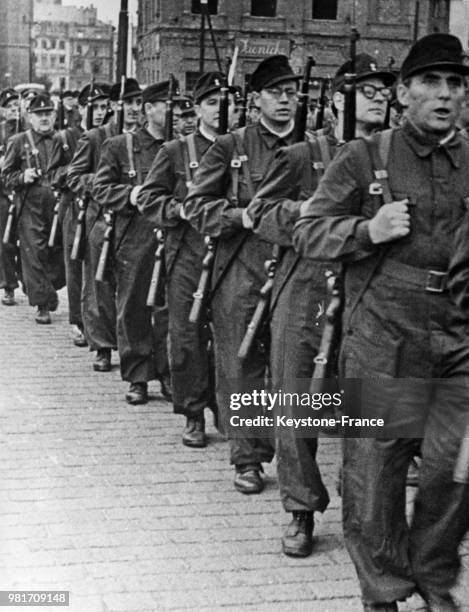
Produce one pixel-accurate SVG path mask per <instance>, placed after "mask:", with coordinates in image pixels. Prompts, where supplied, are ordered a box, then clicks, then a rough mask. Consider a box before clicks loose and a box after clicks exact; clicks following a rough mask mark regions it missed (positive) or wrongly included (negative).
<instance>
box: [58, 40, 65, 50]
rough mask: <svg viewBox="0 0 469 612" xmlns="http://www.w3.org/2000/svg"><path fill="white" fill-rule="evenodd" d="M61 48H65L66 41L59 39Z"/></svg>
mask: <svg viewBox="0 0 469 612" xmlns="http://www.w3.org/2000/svg"><path fill="white" fill-rule="evenodd" d="M59 49H65V41H64V40H59Z"/></svg>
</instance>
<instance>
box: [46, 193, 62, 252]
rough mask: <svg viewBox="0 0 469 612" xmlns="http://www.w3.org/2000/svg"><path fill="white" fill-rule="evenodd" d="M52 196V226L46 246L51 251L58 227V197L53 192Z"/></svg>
mask: <svg viewBox="0 0 469 612" xmlns="http://www.w3.org/2000/svg"><path fill="white" fill-rule="evenodd" d="M54 195H55V206H54V216H53V218H52V226H51V228H50V234H49V241H48V242H47V246H48V247H49V248H50V249H52V248H53V247H54V245H55V239H56V237H57V228H58V227H59V210H60V197H59V194H58V193H57V192H54Z"/></svg>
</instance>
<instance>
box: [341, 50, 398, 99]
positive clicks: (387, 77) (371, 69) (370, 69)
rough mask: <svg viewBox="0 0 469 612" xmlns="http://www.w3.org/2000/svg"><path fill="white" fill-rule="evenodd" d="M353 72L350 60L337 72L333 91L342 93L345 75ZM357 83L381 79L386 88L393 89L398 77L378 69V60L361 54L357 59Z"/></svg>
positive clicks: (388, 71) (366, 54) (355, 71)
mask: <svg viewBox="0 0 469 612" xmlns="http://www.w3.org/2000/svg"><path fill="white" fill-rule="evenodd" d="M351 72H352V61H351V60H348V61H346V62H345V64H342V66H341V67H340V68H339V70H337V72H336V73H335V76H334V79H333V81H332V91H340V90H341V89H342V87H343V85H344V83H345V75H346V74H349V73H351ZM354 74H356V75H357V76H356V80H357V81H363V80H364V79H367V78H374V79H381V80H382V81H383V83H384V85H385V86H386V87H391V85H393V83H394V81H395V80H396V75H395V74H394V73H393V72H391V71H390V70H384V69H380V68H378V65H377V63H376V60H375V58H374V57H372V56H371V55H368V53H359V54H358V55H357V57H356V59H355V70H354Z"/></svg>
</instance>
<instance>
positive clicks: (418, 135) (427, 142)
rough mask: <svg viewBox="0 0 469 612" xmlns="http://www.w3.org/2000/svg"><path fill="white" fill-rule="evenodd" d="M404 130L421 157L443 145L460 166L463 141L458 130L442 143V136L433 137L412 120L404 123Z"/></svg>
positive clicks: (456, 164) (453, 161) (409, 142)
mask: <svg viewBox="0 0 469 612" xmlns="http://www.w3.org/2000/svg"><path fill="white" fill-rule="evenodd" d="M402 132H403V134H404V138H405V140H406V141H407V143H408V144H409V146H410V147H411V148H412V149H413V150H414V151H415V153H416V154H417V155H418V156H419V157H428V156H429V155H431V154H432V153H433V151H435V150H436V149H438V148H440V147H441V148H442V149H444V150H445V152H446V154H447V155H448V157H449V159H450V160H451V163H452V164H453V166H454V167H455V168H459V166H460V152H461V141H460V137H459V135H458V132H457V130H455V131H454V134H453V136H452V137H451V138H450V139H449V140H448V141H446V142H444V144H441V142H440V140H441V139H440V138H438V137H434V138H433V137H431V136H429V135H428V134H424V133H423V132H422V131H420V130H419V129H418V128H416V127H415V125H414V124H413V123H411V122H410V121H406V122H405V123H404V125H403V127H402Z"/></svg>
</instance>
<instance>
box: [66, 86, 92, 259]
mask: <svg viewBox="0 0 469 612" xmlns="http://www.w3.org/2000/svg"><path fill="white" fill-rule="evenodd" d="M93 91H94V76H91V82H90V88H89V91H88V99H87V101H86V129H87V130H91V129H92V128H93ZM88 202H89V197H88V196H84V197H79V198H76V203H77V206H78V215H77V226H76V229H75V235H74V237H73V245H72V250H71V253H70V259H71V260H72V261H77V260H79V261H82V260H83V258H84V256H85V237H86V231H85V223H86V210H87V208H88Z"/></svg>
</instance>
